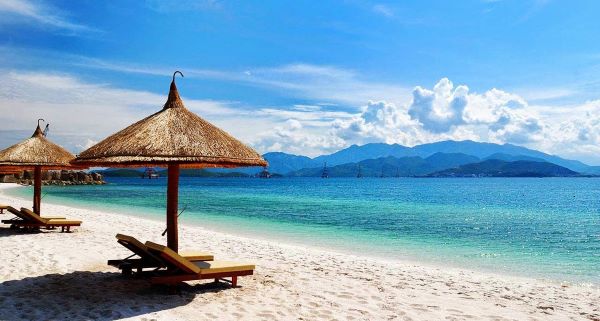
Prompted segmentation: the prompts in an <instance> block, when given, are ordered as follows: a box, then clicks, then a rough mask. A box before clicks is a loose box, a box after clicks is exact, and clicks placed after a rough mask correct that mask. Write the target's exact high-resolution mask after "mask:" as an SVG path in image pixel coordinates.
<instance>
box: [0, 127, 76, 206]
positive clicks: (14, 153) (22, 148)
mask: <svg viewBox="0 0 600 321" xmlns="http://www.w3.org/2000/svg"><path fill="white" fill-rule="evenodd" d="M40 120H42V121H43V119H38V125H37V127H36V129H35V132H33V135H31V137H30V138H28V139H26V140H24V141H22V142H20V143H18V144H15V145H12V146H10V147H8V148H6V149H4V150H2V151H0V169H1V170H2V171H3V172H16V171H22V170H28V169H33V211H34V212H35V213H37V214H41V209H40V204H41V199H42V196H41V195H42V169H44V170H51V169H71V168H74V166H73V165H71V163H70V161H72V160H73V159H74V158H75V155H73V154H71V153H69V152H68V151H66V150H65V149H64V148H62V147H60V146H58V145H56V144H54V143H53V142H51V141H49V140H48V139H47V138H46V137H45V136H44V133H43V132H42V129H41V128H40Z"/></svg>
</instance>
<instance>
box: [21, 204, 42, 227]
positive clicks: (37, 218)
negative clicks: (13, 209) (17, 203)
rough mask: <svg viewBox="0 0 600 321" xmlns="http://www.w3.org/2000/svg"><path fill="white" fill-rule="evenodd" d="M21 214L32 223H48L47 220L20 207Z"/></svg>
mask: <svg viewBox="0 0 600 321" xmlns="http://www.w3.org/2000/svg"><path fill="white" fill-rule="evenodd" d="M21 213H23V214H25V215H27V216H28V217H29V218H30V221H34V222H36V223H40V224H46V223H48V219H45V218H42V217H41V216H39V215H37V214H35V213H34V212H33V211H32V210H30V209H28V208H25V207H21Z"/></svg>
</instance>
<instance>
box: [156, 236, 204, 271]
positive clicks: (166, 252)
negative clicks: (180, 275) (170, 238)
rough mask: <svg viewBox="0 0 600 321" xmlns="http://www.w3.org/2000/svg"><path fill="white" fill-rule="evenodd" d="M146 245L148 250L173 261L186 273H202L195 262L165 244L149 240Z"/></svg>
mask: <svg viewBox="0 0 600 321" xmlns="http://www.w3.org/2000/svg"><path fill="white" fill-rule="evenodd" d="M146 247H147V248H148V251H150V252H152V253H156V254H158V255H160V256H161V257H163V258H164V259H165V260H167V261H169V263H171V265H173V266H175V267H177V268H179V269H181V270H182V271H184V272H186V273H193V274H199V273H200V268H199V267H197V266H196V265H195V264H194V263H192V262H190V261H189V260H187V259H186V258H184V257H183V256H181V255H179V254H177V253H176V252H175V251H173V250H171V249H170V248H168V247H166V246H164V245H160V244H156V243H153V242H150V241H148V242H146Z"/></svg>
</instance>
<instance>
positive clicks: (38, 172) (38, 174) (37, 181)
mask: <svg viewBox="0 0 600 321" xmlns="http://www.w3.org/2000/svg"><path fill="white" fill-rule="evenodd" d="M41 202H42V167H40V166H36V167H34V168H33V212H34V213H37V214H38V215H41V214H42V213H41V212H40V210H41V209H40V204H41Z"/></svg>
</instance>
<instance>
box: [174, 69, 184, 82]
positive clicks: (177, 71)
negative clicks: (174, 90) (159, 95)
mask: <svg viewBox="0 0 600 321" xmlns="http://www.w3.org/2000/svg"><path fill="white" fill-rule="evenodd" d="M177 74H180V75H181V77H183V74H182V73H181V71H179V70H176V71H175V72H174V73H173V81H172V82H173V83H175V75H177Z"/></svg>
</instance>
